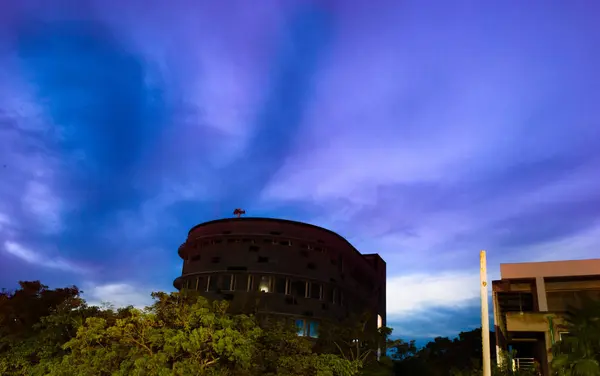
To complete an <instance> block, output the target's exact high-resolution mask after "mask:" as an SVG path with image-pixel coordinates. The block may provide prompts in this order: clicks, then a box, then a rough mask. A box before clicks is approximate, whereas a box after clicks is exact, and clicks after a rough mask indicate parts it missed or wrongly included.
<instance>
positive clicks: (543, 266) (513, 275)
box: [500, 259, 600, 279]
mask: <svg viewBox="0 0 600 376" xmlns="http://www.w3.org/2000/svg"><path fill="white" fill-rule="evenodd" d="M589 275H600V259H590V260H571V261H548V262H524V263H518V264H500V276H501V278H502V279H521V278H535V277H571V276H589Z"/></svg>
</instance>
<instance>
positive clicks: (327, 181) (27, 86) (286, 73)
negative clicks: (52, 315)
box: [0, 0, 600, 339]
mask: <svg viewBox="0 0 600 376" xmlns="http://www.w3.org/2000/svg"><path fill="white" fill-rule="evenodd" d="M594 8H596V9H594ZM598 11H599V10H598V9H597V6H596V5H595V4H591V3H587V4H586V3H583V2H581V3H569V2H563V3H555V4H544V6H543V7H541V6H537V5H535V4H522V5H521V6H519V7H518V8H515V7H514V6H511V5H510V4H505V3H502V2H486V3H485V4H473V3H470V2H461V1H458V2H453V3H452V4H441V3H440V2H430V4H428V3H427V2H425V3H423V2H422V1H414V2H411V1H403V2H397V1H396V2H393V1H387V2H383V3H381V4H380V5H379V6H377V7H373V6H370V5H368V4H367V3H361V2H347V1H332V2H327V3H326V4H325V3H323V2H317V1H313V2H311V1H309V2H306V1H286V2H282V3H281V4H275V3H274V2H252V3H251V2H243V1H239V2H237V1H234V2H198V1H181V2H177V3H176V4H166V3H164V4H162V3H157V4H154V6H153V7H150V8H149V7H148V6H147V3H146V2H145V1H141V0H140V1H138V0H133V1H129V2H127V4H122V3H120V2H117V1H113V0H105V1H94V0H86V1H79V2H76V3H73V2H67V1H63V0H56V1H52V2H44V1H21V2H19V1H17V2H10V3H7V4H6V5H3V6H2V9H0V82H2V85H0V246H1V247H2V249H1V251H0V286H6V287H9V288H10V287H14V286H15V285H16V283H17V281H18V280H19V279H41V280H42V281H43V282H44V283H46V284H49V285H67V284H73V283H75V284H79V285H81V286H82V288H83V289H84V290H85V291H86V297H87V298H88V299H89V300H90V301H92V302H97V303H99V302H102V301H108V302H113V303H114V304H115V305H118V306H121V305H128V304H133V305H136V306H138V305H139V306H142V305H145V304H148V303H150V295H149V294H150V292H151V291H152V289H156V290H170V289H172V281H173V279H174V278H175V277H176V276H177V274H178V273H179V270H180V269H179V268H180V266H181V260H180V259H179V257H178V255H177V251H176V250H177V246H178V245H179V244H180V243H181V242H182V241H183V240H184V238H185V236H186V232H187V230H188V229H189V228H190V227H191V226H193V225H195V224H197V223H199V222H202V221H205V220H210V219H215V218H219V217H224V216H229V215H231V211H232V210H233V208H236V207H242V208H244V209H246V210H247V212H248V214H249V215H250V216H268V217H282V218H288V219H295V220H301V221H307V222H310V223H314V224H316V225H320V226H324V227H327V228H330V229H332V230H334V231H336V232H338V233H340V234H341V235H343V236H345V237H347V238H348V239H349V240H350V241H351V242H352V243H353V244H354V245H355V246H356V247H357V248H358V249H359V250H361V251H363V252H365V253H371V252H377V253H380V254H381V255H382V256H383V257H384V259H385V260H386V261H387V271H388V297H387V299H388V315H389V321H390V323H391V324H392V325H393V326H394V327H395V329H396V333H397V335H400V336H404V337H407V338H408V337H414V338H420V339H424V338H429V337H431V336H435V335H452V334H453V333H456V332H458V331H460V330H468V329H469V328H471V327H473V326H477V325H479V322H480V318H479V312H478V307H477V304H478V300H477V297H478V294H479V290H478V278H479V275H478V273H479V265H478V261H479V257H478V252H479V250H480V249H486V250H487V251H488V261H489V278H490V279H493V278H497V277H498V272H499V267H498V264H499V263H501V262H515V261H540V260H556V259H567V258H590V257H597V250H598V249H599V247H600V199H599V195H598V192H600V175H599V174H598V168H599V167H600V151H599V149H598V147H597V140H598V139H600V126H599V125H598V124H600V115H599V113H598V111H597V109H596V107H597V103H598V102H599V101H600V94H599V92H598V90H597V89H598V87H599V85H600V71H598V69H597V67H598V66H600V50H598V48H597V46H598V45H600V28H599V27H598V26H597V20H596V17H595V15H596V14H597V13H598ZM83 273H85V275H83ZM91 281H93V282H91ZM149 286H151V287H152V289H150V288H148V287H149Z"/></svg>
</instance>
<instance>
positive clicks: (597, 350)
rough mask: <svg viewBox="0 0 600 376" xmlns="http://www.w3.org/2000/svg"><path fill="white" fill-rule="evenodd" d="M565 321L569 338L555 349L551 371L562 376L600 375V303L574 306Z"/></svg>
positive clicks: (553, 348) (592, 302)
mask: <svg viewBox="0 0 600 376" xmlns="http://www.w3.org/2000/svg"><path fill="white" fill-rule="evenodd" d="M565 321H566V325H565V326H566V328H565V329H566V330H567V331H568V332H569V335H568V336H565V337H563V339H562V340H561V341H559V342H557V343H556V344H555V345H554V346H553V347H552V355H553V358H552V364H551V366H552V369H553V370H554V372H555V373H556V374H557V375H559V376H599V375H600V301H594V300H587V301H585V302H584V304H583V305H582V307H580V308H576V307H571V308H570V309H569V310H568V311H567V313H566V315H565Z"/></svg>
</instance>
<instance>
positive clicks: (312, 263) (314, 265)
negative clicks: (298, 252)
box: [306, 262, 317, 270]
mask: <svg viewBox="0 0 600 376" xmlns="http://www.w3.org/2000/svg"><path fill="white" fill-rule="evenodd" d="M306 268H307V269H310V270H315V269H316V268H317V265H316V264H315V263H314V262H309V263H308V264H306Z"/></svg>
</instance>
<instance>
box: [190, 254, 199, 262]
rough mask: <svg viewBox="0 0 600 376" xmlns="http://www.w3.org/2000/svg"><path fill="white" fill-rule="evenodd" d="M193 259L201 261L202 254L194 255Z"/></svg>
mask: <svg viewBox="0 0 600 376" xmlns="http://www.w3.org/2000/svg"><path fill="white" fill-rule="evenodd" d="M192 261H200V255H195V256H192Z"/></svg>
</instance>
